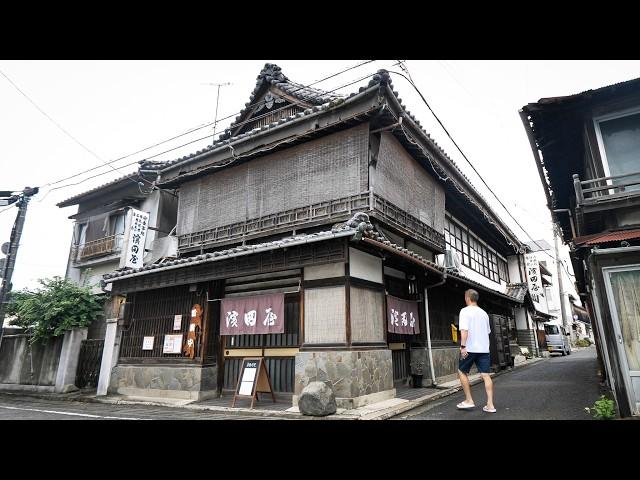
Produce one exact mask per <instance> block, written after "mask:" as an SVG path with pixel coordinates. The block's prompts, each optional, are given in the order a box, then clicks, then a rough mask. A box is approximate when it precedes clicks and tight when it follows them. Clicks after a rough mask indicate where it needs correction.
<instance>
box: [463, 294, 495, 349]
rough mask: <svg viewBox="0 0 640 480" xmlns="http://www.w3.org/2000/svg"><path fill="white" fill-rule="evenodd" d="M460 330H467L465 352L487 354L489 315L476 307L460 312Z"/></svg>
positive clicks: (472, 306)
mask: <svg viewBox="0 0 640 480" xmlns="http://www.w3.org/2000/svg"><path fill="white" fill-rule="evenodd" d="M459 327H460V330H467V331H468V332H469V334H468V336H467V344H466V347H467V352H470V353H489V333H491V327H490V326H489V315H487V312H485V311H484V310H483V309H481V308H480V307H478V306H476V305H470V306H468V307H464V308H463V309H462V310H460V325H459Z"/></svg>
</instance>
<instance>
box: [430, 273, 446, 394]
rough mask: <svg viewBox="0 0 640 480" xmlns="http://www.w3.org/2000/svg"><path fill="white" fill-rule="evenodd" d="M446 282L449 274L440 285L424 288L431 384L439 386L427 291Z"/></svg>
mask: <svg viewBox="0 0 640 480" xmlns="http://www.w3.org/2000/svg"><path fill="white" fill-rule="evenodd" d="M446 281H447V274H446V272H445V274H444V275H443V276H442V280H441V281H439V282H438V283H434V284H433V285H427V286H426V287H424V318H425V325H426V327H427V351H428V352H429V367H430V368H429V369H430V370H431V383H432V384H433V385H438V383H437V382H436V372H435V369H434V368H433V352H432V350H431V325H430V323H431V322H430V319H429V295H428V293H429V292H428V291H427V290H429V289H430V288H435V287H439V286H440V285H444V283H445V282H446Z"/></svg>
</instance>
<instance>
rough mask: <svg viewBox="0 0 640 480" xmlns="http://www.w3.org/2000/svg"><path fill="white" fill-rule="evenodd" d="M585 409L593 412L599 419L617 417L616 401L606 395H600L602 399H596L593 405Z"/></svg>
mask: <svg viewBox="0 0 640 480" xmlns="http://www.w3.org/2000/svg"><path fill="white" fill-rule="evenodd" d="M585 410H586V411H587V413H592V414H593V417H594V418H597V419H598V420H612V419H614V418H615V417H616V404H615V402H614V401H613V400H611V399H609V398H606V397H605V396H604V395H602V396H601V397H600V400H596V402H595V403H594V404H593V407H591V408H589V407H585Z"/></svg>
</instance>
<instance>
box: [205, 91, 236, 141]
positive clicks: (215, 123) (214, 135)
mask: <svg viewBox="0 0 640 480" xmlns="http://www.w3.org/2000/svg"><path fill="white" fill-rule="evenodd" d="M202 85H212V86H214V87H218V94H217V95H216V116H215V118H214V120H213V141H212V143H215V142H216V129H217V127H218V101H219V100H220V87H226V86H227V85H231V83H230V82H227V83H203V84H202Z"/></svg>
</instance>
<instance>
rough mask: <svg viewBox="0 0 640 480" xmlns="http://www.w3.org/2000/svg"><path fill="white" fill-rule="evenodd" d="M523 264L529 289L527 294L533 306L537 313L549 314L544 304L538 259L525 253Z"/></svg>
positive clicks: (531, 254)
mask: <svg viewBox="0 0 640 480" xmlns="http://www.w3.org/2000/svg"><path fill="white" fill-rule="evenodd" d="M524 264H525V268H526V270H527V271H526V274H527V285H528V287H529V294H530V295H531V299H532V300H533V305H534V306H535V308H536V310H538V311H539V312H543V313H549V312H548V311H547V305H546V302H544V288H543V286H542V278H541V276H540V265H539V264H538V258H537V257H536V256H535V254H533V253H527V254H525V256H524Z"/></svg>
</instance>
